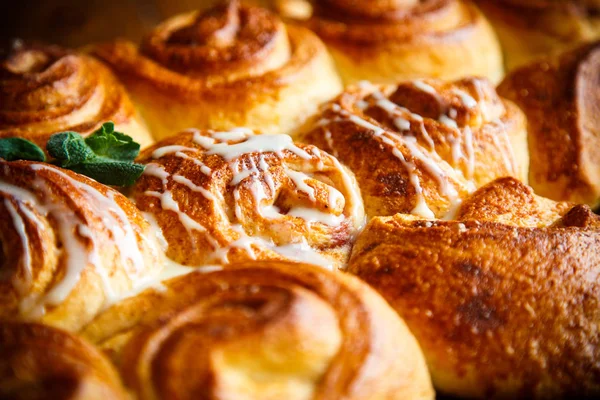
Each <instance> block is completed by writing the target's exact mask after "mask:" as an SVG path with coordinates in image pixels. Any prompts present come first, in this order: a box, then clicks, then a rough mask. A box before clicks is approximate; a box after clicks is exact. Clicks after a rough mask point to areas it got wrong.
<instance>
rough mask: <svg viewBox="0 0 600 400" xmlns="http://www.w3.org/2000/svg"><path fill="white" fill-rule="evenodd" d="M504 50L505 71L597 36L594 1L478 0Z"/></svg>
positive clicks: (598, 25)
mask: <svg viewBox="0 0 600 400" xmlns="http://www.w3.org/2000/svg"><path fill="white" fill-rule="evenodd" d="M477 2H478V4H479V5H480V7H481V9H482V10H483V12H484V13H485V14H486V16H487V17H488V19H489V20H490V22H491V23H492V25H493V26H494V28H495V30H496V33H497V34H498V38H499V39H500V43H501V44H502V47H503V50H504V59H505V62H506V68H507V70H509V71H510V70H511V69H513V68H516V67H518V66H521V65H523V64H527V63H528V62H530V61H532V60H533V59H535V58H537V57H540V56H543V55H545V54H548V53H552V52H555V51H560V50H564V49H565V48H567V47H570V46H572V45H574V44H576V43H580V42H584V41H588V40H593V39H596V38H598V37H600V18H599V15H600V14H599V11H600V2H598V1H597V0H535V1H532V0H478V1H477Z"/></svg>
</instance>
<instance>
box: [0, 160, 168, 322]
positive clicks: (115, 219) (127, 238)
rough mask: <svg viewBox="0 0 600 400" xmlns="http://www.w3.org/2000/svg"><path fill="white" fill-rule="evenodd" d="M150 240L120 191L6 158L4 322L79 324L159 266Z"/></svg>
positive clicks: (0, 213) (1, 257)
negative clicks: (38, 321) (7, 160)
mask: <svg viewBox="0 0 600 400" xmlns="http://www.w3.org/2000/svg"><path fill="white" fill-rule="evenodd" d="M151 238H152V236H151V235H150V233H149V225H148V223H147V222H146V221H145V220H144V219H143V218H142V216H141V214H140V212H139V211H138V210H137V209H136V208H135V207H134V206H133V204H132V203H131V202H129V201H128V200H127V199H126V198H125V197H123V196H122V195H121V194H120V193H118V192H116V191H114V190H112V189H110V188H108V187H106V186H103V185H101V184H99V183H97V182H95V181H92V180H91V179H88V178H86V177H83V176H80V175H77V174H75V173H72V172H70V171H67V170H61V169H59V168H57V167H54V166H51V165H49V164H43V163H33V162H26V161H15V162H4V161H0V243H1V244H2V246H1V249H2V251H1V252H0V271H1V274H0V302H1V303H2V307H1V308H0V320H15V319H19V320H41V321H43V322H45V323H48V324H51V325H56V326H59V327H62V328H65V329H68V330H77V329H78V328H80V327H81V326H82V325H83V324H85V323H86V322H88V321H89V320H90V319H91V318H93V316H94V315H95V314H96V313H97V312H98V311H99V310H100V309H102V308H103V307H105V306H107V305H108V304H110V303H111V302H112V301H116V300H117V299H118V298H119V297H120V296H121V295H123V294H124V293H126V292H127V291H129V290H131V289H132V288H134V287H135V286H136V283H137V282H138V281H139V280H140V279H142V278H145V277H147V276H149V275H152V274H153V273H155V272H157V271H158V269H159V268H160V265H159V264H158V262H157V261H158V257H159V253H158V250H157V248H156V247H155V245H154V241H153V240H151Z"/></svg>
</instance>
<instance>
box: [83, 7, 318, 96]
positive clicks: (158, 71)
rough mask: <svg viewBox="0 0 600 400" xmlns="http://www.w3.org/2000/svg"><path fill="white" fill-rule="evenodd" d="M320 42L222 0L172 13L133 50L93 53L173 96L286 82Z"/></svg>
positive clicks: (114, 47) (255, 89)
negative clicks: (205, 6) (208, 7)
mask: <svg viewBox="0 0 600 400" xmlns="http://www.w3.org/2000/svg"><path fill="white" fill-rule="evenodd" d="M323 51H325V47H324V45H323V44H322V43H321V42H320V41H319V40H318V38H317V37H316V36H315V35H314V34H313V33H312V32H310V31H308V30H306V29H304V28H301V27H295V26H286V25H284V24H283V22H282V21H281V20H280V19H279V17H277V16H276V15H275V14H273V13H271V12H270V11H268V10H266V9H263V8H259V7H252V6H248V5H240V2H239V1H237V0H234V1H228V2H224V3H223V4H221V5H217V6H215V7H214V8H211V9H209V10H206V11H203V12H201V11H193V12H189V13H185V14H180V15H177V16H174V17H172V18H170V19H168V20H166V21H165V22H163V23H161V24H160V25H158V26H157V27H156V28H155V29H154V30H153V31H152V32H150V33H149V34H148V35H147V36H146V37H145V38H144V40H143V41H142V44H141V46H140V47H139V48H138V47H137V46H136V45H134V44H133V43H130V42H127V41H123V40H119V41H116V42H113V43H106V44H103V45H99V46H97V47H96V48H95V50H94V53H95V54H96V55H98V56H99V57H101V58H102V59H103V60H105V61H106V62H107V63H109V64H110V65H111V66H112V67H113V69H115V70H116V71H118V73H119V74H122V75H123V78H124V79H125V80H126V81H128V82H131V81H137V80H140V81H142V82H145V83H147V84H150V85H152V86H153V87H154V88H156V89H158V90H162V91H165V92H169V93H177V95H179V96H180V98H184V99H185V98H187V99H189V100H193V99H195V98H196V97H197V96H198V95H200V94H201V95H202V96H207V97H208V98H213V97H214V98H222V97H224V96H230V97H231V98H236V97H237V98H239V97H240V96H245V97H250V98H254V97H258V96H261V95H264V92H268V91H269V90H275V89H277V88H280V87H281V86H284V85H286V84H287V83H289V82H290V81H291V80H293V79H294V77H295V76H296V75H297V74H298V71H299V70H300V68H302V67H303V66H305V65H307V64H308V63H309V62H310V61H311V60H312V59H313V58H314V56H315V55H316V54H319V53H320V52H323Z"/></svg>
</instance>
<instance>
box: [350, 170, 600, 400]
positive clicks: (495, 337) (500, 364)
mask: <svg viewBox="0 0 600 400" xmlns="http://www.w3.org/2000/svg"><path fill="white" fill-rule="evenodd" d="M598 246H600V217H598V216H596V215H594V214H593V213H592V212H591V210H590V209H589V207H588V206H585V205H578V206H573V205H572V204H568V203H555V202H553V201H551V200H547V199H542V198H539V197H537V196H535V195H534V194H533V190H532V189H531V188H530V187H528V186H526V185H525V184H523V183H521V182H519V181H517V180H516V179H514V178H502V179H500V180H497V181H494V182H492V183H490V184H489V185H487V186H485V187H483V188H481V189H479V190H478V191H477V192H475V193H474V194H473V196H472V197H471V198H470V199H468V200H466V201H465V202H464V204H463V205H462V207H461V210H460V211H459V213H458V215H457V217H456V220H455V221H439V220H435V221H433V220H425V219H420V218H416V217H413V216H408V215H402V214H397V215H395V216H393V217H381V218H374V219H373V220H371V222H370V223H369V225H368V226H367V227H366V229H365V231H364V232H363V233H362V234H361V236H360V237H359V239H358V241H357V243H356V245H355V247H354V250H353V254H352V258H351V260H350V265H349V271H350V272H352V273H354V274H356V275H358V276H359V277H360V278H362V279H364V280H365V281H366V282H368V283H370V284H371V285H372V286H373V287H374V288H375V289H377V290H378V291H379V292H380V293H381V294H382V295H383V296H384V297H385V298H386V300H388V302H390V304H391V305H392V307H394V308H395V309H396V311H397V312H398V313H399V314H400V316H401V317H402V318H403V319H404V320H405V321H406V323H407V325H408V327H409V328H410V330H411V331H412V332H413V334H414V335H415V337H416V338H417V340H418V341H419V344H420V345H421V348H422V349H423V352H424V354H425V357H426V359H427V361H428V364H429V370H430V372H431V374H432V379H433V382H434V385H435V386H436V387H437V389H439V391H440V392H442V393H448V394H451V395H454V396H459V397H464V398H482V399H483V398H485V399H489V398H523V399H533V398H545V399H550V398H552V399H558V398H590V399H591V398H597V397H598V396H599V395H600V383H599V382H600V380H599V379H598V378H599V377H600V364H599V362H598V361H599V360H600V335H598V326H600V325H599V324H600V312H599V310H600V281H599V280H598V275H599V274H600V254H599V253H598V251H597V249H598Z"/></svg>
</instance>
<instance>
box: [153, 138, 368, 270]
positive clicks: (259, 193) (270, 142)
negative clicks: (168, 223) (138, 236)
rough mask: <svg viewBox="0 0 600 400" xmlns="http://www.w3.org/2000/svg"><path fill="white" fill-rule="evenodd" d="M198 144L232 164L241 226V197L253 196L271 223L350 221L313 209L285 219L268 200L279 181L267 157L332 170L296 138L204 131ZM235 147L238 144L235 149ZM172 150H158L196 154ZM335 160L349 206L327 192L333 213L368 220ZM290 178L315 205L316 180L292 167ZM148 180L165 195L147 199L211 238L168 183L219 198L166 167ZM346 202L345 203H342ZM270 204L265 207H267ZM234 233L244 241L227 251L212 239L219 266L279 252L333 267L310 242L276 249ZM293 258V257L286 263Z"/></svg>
mask: <svg viewBox="0 0 600 400" xmlns="http://www.w3.org/2000/svg"><path fill="white" fill-rule="evenodd" d="M193 142H194V143H195V144H198V145H199V146H201V147H203V148H204V149H205V154H207V155H218V156H220V157H221V158H222V159H223V160H225V161H226V162H228V166H229V169H230V170H231V172H232V179H231V181H230V183H229V184H230V186H233V187H234V189H233V199H234V207H235V209H234V213H235V217H236V218H237V220H238V221H243V220H244V212H243V209H242V207H241V200H242V191H243V190H249V192H250V194H251V196H252V198H253V199H254V202H255V205H256V208H257V212H258V213H259V214H260V215H262V216H263V217H265V218H268V219H279V218H284V217H287V218H289V217H293V218H300V219H302V220H304V221H305V223H306V224H307V225H309V224H312V223H320V224H323V225H326V226H329V227H334V228H335V227H338V226H340V225H341V224H342V223H343V222H344V221H345V220H346V219H347V218H349V217H347V216H346V215H344V214H340V215H333V214H331V213H327V212H321V211H318V210H314V209H312V208H310V207H294V208H292V209H290V210H289V211H288V212H287V213H286V215H283V214H281V212H280V211H281V210H280V209H279V208H278V207H276V206H275V205H273V204H269V199H273V201H274V199H275V198H276V195H277V193H276V190H277V189H276V184H275V182H274V177H273V175H272V174H271V171H270V170H271V166H270V165H269V163H268V162H267V157H266V155H267V154H274V155H275V156H277V157H279V158H283V157H284V151H289V152H291V153H292V154H295V155H296V156H298V157H300V158H301V159H303V160H311V161H313V162H314V161H317V163H318V164H317V170H318V171H326V170H329V169H330V168H331V167H326V166H325V163H324V160H323V157H328V158H329V157H330V156H329V155H326V154H324V153H322V152H321V151H320V150H318V149H316V148H312V147H311V148H308V149H307V150H304V149H302V148H300V147H298V146H296V145H295V144H294V143H293V141H292V139H291V137H290V136H287V135H254V134H253V133H252V131H251V130H249V129H245V128H241V129H234V130H232V131H229V132H210V136H205V135H202V134H201V133H200V132H199V131H194V136H193ZM231 142H233V143H231ZM167 147H168V148H166V149H163V148H159V149H157V150H155V152H154V155H159V156H164V155H167V154H175V155H176V156H179V153H181V152H183V151H190V150H193V151H197V150H196V149H190V148H185V147H183V146H167ZM248 154H254V155H256V157H246V158H244V159H241V158H240V157H242V156H244V155H248ZM329 159H330V160H333V162H334V164H335V165H334V166H335V168H337V169H339V175H340V176H341V177H342V181H343V184H344V185H345V189H346V190H347V191H348V201H350V203H346V201H345V200H346V199H345V198H344V195H342V193H340V192H339V191H338V190H336V189H334V188H329V189H330V190H329V192H328V203H329V204H328V205H329V207H330V208H332V209H334V208H336V207H337V206H338V205H340V204H341V205H343V206H345V205H346V204H352V209H351V210H350V215H352V216H354V215H358V216H361V215H364V213H363V212H362V209H361V208H362V200H361V197H360V192H359V190H358V188H357V184H356V182H355V181H354V180H353V179H352V178H351V176H350V174H349V172H348V171H347V170H346V169H345V168H344V167H342V166H341V165H340V164H339V162H337V160H336V159H335V158H329ZM283 168H284V169H283V170H284V172H285V175H286V176H287V177H288V178H289V179H290V180H291V181H292V183H293V184H294V186H295V187H296V190H298V191H299V192H302V193H305V194H306V195H307V197H308V199H309V200H310V201H312V202H316V201H317V199H316V192H315V188H314V187H312V186H311V185H309V184H308V183H307V181H308V180H309V179H312V177H311V176H309V175H307V174H306V173H304V172H300V171H295V170H292V169H290V168H289V167H285V166H284V167H283ZM144 174H145V175H149V176H153V177H156V178H158V179H159V180H160V181H161V182H162V186H163V189H162V192H155V191H147V192H145V194H146V195H148V196H153V197H157V198H159V199H160V202H161V207H162V208H163V209H164V210H168V211H173V212H175V213H176V214H177V215H178V217H179V220H180V222H181V223H182V224H183V226H184V227H185V228H186V230H188V232H189V233H191V232H193V231H198V232H201V233H203V234H205V235H207V236H210V235H209V234H208V231H207V228H206V227H204V226H202V225H201V224H200V223H198V222H197V221H195V220H193V219H192V218H190V217H189V216H188V215H186V214H185V213H184V212H182V211H181V210H180V208H179V204H178V203H177V202H176V201H175V200H174V199H173V197H172V194H171V192H170V191H169V190H167V184H168V182H169V180H172V181H174V182H176V183H179V184H182V185H184V186H185V187H187V188H188V189H190V190H192V191H195V192H198V193H201V194H202V195H203V196H204V197H205V198H207V199H209V200H211V201H214V202H216V201H217V198H216V197H215V195H214V194H213V193H211V192H210V191H208V190H207V189H206V188H204V187H202V186H200V185H197V184H196V183H194V182H192V181H191V180H190V179H188V178H186V177H183V176H180V175H177V174H170V173H168V172H167V171H166V170H165V168H164V167H162V166H160V165H158V164H155V163H150V164H148V165H147V166H146V170H145V172H144ZM340 199H341V200H340ZM265 203H266V204H265ZM215 209H219V210H220V209H221V207H218V206H217V207H215ZM364 222H365V221H364V220H360V221H356V223H355V225H357V226H356V228H357V229H358V228H360V227H362V225H363V224H364ZM358 225H360V226H358ZM231 229H232V230H233V231H235V232H237V233H238V234H239V238H238V239H237V240H235V241H234V242H232V243H229V244H227V245H225V246H222V245H220V244H219V243H218V242H217V241H216V240H214V239H213V240H211V239H209V242H210V243H211V245H212V248H213V250H212V253H211V255H210V257H211V259H216V260H219V261H221V262H223V263H226V262H228V255H229V253H230V251H231V250H232V249H236V248H237V249H241V250H243V251H244V252H246V253H247V254H248V256H249V257H250V258H255V257H256V256H257V253H256V250H257V249H258V248H263V249H267V250H271V251H274V252H276V253H278V254H281V255H282V256H285V257H287V255H288V254H292V253H294V254H295V253H303V254H304V256H299V257H298V258H297V259H298V260H302V261H305V262H306V261H308V260H309V259H312V260H318V261H319V265H323V266H326V267H328V268H329V267H332V265H333V262H332V260H329V259H327V258H325V257H323V256H321V255H320V253H319V252H318V251H317V250H315V249H312V248H311V247H310V245H308V244H307V242H303V243H293V244H288V245H283V246H277V245H275V244H274V243H273V242H272V240H270V239H266V238H262V237H257V236H254V237H250V236H248V234H247V233H246V232H245V231H244V228H243V227H242V225H239V224H234V225H233V226H231ZM287 258H289V257H287ZM324 260H326V262H324Z"/></svg>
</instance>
